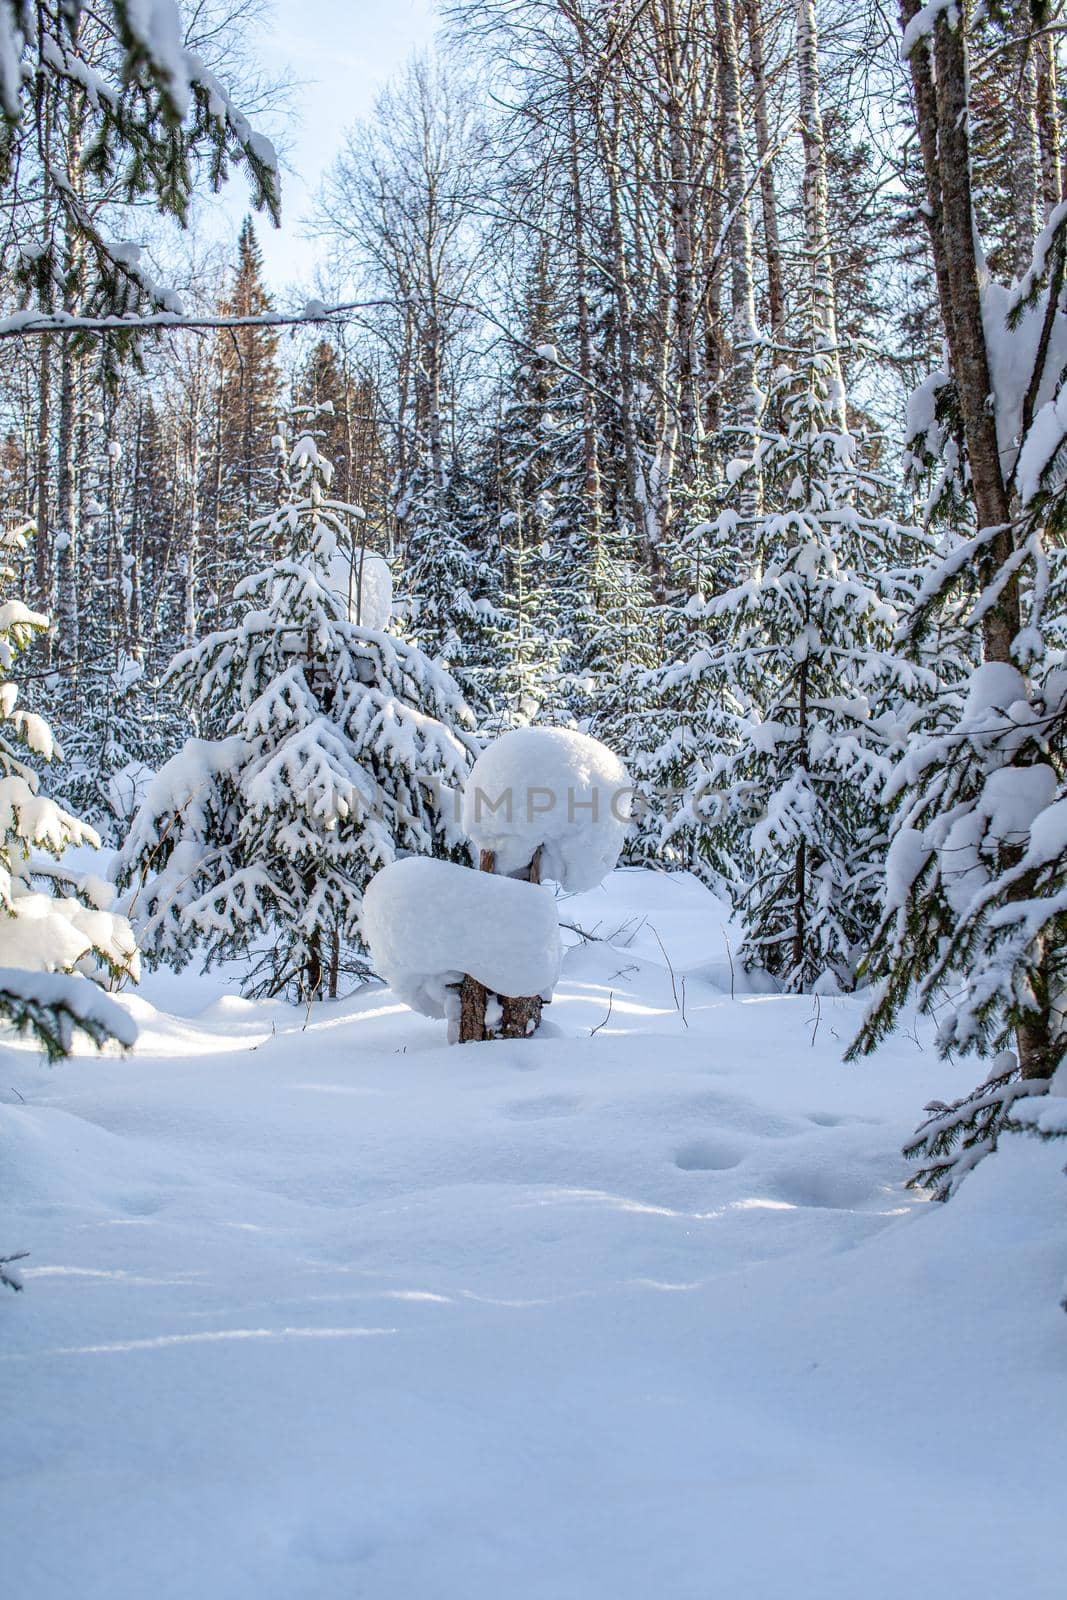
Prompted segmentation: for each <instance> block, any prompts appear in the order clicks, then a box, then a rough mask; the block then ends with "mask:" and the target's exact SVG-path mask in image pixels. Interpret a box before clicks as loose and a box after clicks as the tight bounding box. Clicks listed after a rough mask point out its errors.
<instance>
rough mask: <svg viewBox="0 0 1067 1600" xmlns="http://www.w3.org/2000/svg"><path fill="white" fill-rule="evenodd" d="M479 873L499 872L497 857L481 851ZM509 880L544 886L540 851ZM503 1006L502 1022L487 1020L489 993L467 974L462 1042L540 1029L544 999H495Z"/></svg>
mask: <svg viewBox="0 0 1067 1600" xmlns="http://www.w3.org/2000/svg"><path fill="white" fill-rule="evenodd" d="M478 870H479V872H493V873H495V872H496V854H495V852H494V851H492V850H482V851H480V852H479V857H478ZM508 876H509V877H510V878H513V879H515V880H516V881H518V882H523V883H540V882H541V847H540V846H538V848H537V849H536V850H535V851H534V854H533V859H532V860H531V861H530V862H529V863H528V864H527V865H526V866H525V867H521V868H520V869H519V870H518V871H517V872H511V873H509V874H508ZM493 998H494V999H496V1000H498V1001H499V1002H500V1017H499V1021H498V1022H497V1021H494V1022H493V1023H492V1024H489V1023H488V1022H487V1020H486V1018H487V1009H488V1005H489V991H488V989H486V987H485V985H484V984H481V983H479V982H478V980H477V978H472V977H471V976H470V974H469V973H468V974H467V976H466V977H465V978H464V979H463V982H462V983H461V984H460V987H459V1000H460V1012H459V1042H460V1044H470V1043H472V1042H474V1041H475V1040H482V1039H494V1038H500V1039H525V1038H528V1037H529V1035H530V1034H531V1033H536V1032H537V1030H538V1028H539V1027H540V1026H541V1014H542V1012H543V1010H544V1005H545V1002H544V1000H543V998H542V996H541V995H539V994H530V995H494V997H493Z"/></svg>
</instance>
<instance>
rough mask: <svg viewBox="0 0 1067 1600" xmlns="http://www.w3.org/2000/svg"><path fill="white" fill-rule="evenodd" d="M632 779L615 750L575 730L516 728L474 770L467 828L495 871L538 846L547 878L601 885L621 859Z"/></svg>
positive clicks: (576, 885)
mask: <svg viewBox="0 0 1067 1600" xmlns="http://www.w3.org/2000/svg"><path fill="white" fill-rule="evenodd" d="M631 795H632V784H631V782H630V775H629V773H628V772H627V770H626V768H625V767H624V766H623V764H622V762H621V761H620V760H619V758H618V756H617V755H614V754H613V753H612V751H610V750H609V749H608V748H607V746H606V745H603V744H600V743H599V741H598V740H596V739H591V738H590V737H589V735H588V734H585V733H575V732H574V731H573V730H571V729H569V728H513V729H512V730H511V731H510V732H509V733H505V734H502V735H501V737H500V738H499V739H497V740H495V741H494V742H493V743H492V744H491V745H490V746H489V747H488V749H486V750H483V751H482V753H481V755H480V756H479V757H478V759H477V761H476V762H475V763H474V766H473V767H472V769H471V772H470V775H469V777H468V778H467V783H466V787H465V789H464V792H463V826H464V828H465V829H466V832H467V837H468V838H469V839H470V841H471V843H472V844H473V845H474V846H475V847H476V849H478V850H491V851H492V852H493V854H494V856H495V857H496V861H495V864H494V870H495V871H496V872H498V873H503V874H505V875H506V874H508V873H510V872H518V871H520V870H521V869H522V868H523V867H525V866H526V865H527V864H528V863H529V862H530V861H531V859H532V858H533V855H534V852H535V851H536V850H537V849H538V848H539V847H540V848H541V851H542V854H541V876H542V877H543V878H551V879H552V880H553V882H555V883H558V884H559V885H560V887H561V888H563V889H568V890H571V891H580V890H583V889H595V888H596V886H597V884H598V883H600V882H601V880H602V879H604V878H606V877H607V875H608V873H609V872H610V871H611V870H612V868H613V867H614V866H615V863H616V862H617V861H618V859H619V852H620V851H621V850H622V847H623V843H624V841H625V839H626V831H627V828H628V827H629V818H630V801H631Z"/></svg>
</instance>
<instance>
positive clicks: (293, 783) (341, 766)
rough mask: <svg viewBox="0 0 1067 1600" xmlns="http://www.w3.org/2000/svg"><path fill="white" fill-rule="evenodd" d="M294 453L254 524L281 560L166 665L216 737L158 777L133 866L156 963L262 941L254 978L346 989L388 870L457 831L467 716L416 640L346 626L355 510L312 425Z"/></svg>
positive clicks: (245, 586)
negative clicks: (363, 921) (366, 900)
mask: <svg viewBox="0 0 1067 1600" xmlns="http://www.w3.org/2000/svg"><path fill="white" fill-rule="evenodd" d="M289 462H290V472H291V484H290V487H289V489H288V491H287V495H286V498H285V499H284V501H283V503H282V504H281V505H279V506H278V508H277V509H276V510H275V511H273V512H272V513H271V514H270V515H269V516H268V517H265V518H263V519H262V523H261V525H260V526H259V527H257V529H256V530H255V536H256V537H257V538H258V539H266V540H267V542H268V543H270V544H273V545H274V547H275V548H276V550H277V552H278V553H277V558H276V559H275V561H274V563H273V564H272V565H271V566H270V567H268V568H266V569H265V570H264V571H262V572H260V573H257V574H255V575H254V576H252V577H250V578H247V579H245V580H244V581H243V582H242V583H241V584H240V585H239V586H238V589H237V591H236V593H235V596H234V609H235V612H236V615H235V620H234V622H233V624H232V625H231V626H230V627H228V628H225V629H223V630H221V631H219V632H217V633H214V634H211V635H210V636H209V637H208V638H206V639H204V640H203V641H202V642H201V643H200V644H198V645H196V646H194V647H193V648H191V649H189V650H186V651H183V652H182V653H181V654H179V655H178V656H177V657H176V658H175V660H174V661H173V663H172V664H171V668H170V672H169V675H168V681H169V682H170V683H171V684H172V685H173V687H174V688H175V689H176V690H177V692H178V693H179V694H180V695H181V696H182V697H183V698H184V700H185V701H186V703H187V704H188V705H189V706H190V707H191V708H193V709H194V711H195V713H196V714H197V715H198V717H199V719H200V725H201V730H202V732H203V733H204V734H206V735H207V737H206V738H197V739H192V740H190V741H189V742H188V743H187V744H186V746H185V748H184V750H182V751H181V753H180V754H179V755H178V756H176V757H175V758H174V759H173V760H172V761H170V762H168V763H167V764H166V766H164V767H163V769H162V770H161V772H160V773H159V775H158V776H157V778H156V780H155V782H154V783H153V784H152V786H151V788H150V790H149V793H148V795H147V797H146V799H145V802H144V804H143V806H142V807H141V810H140V812H139V813H138V815H137V817H136V818H135V820H134V823H133V826H132V828H131V831H130V837H129V839H128V841H127V843H126V845H125V847H124V848H123V851H122V853H121V856H120V861H119V874H120V882H121V883H123V884H124V885H125V886H127V887H128V888H129V890H130V891H131V895H130V901H131V908H132V915H133V916H134V918H135V921H136V924H137V926H138V928H139V929H140V932H141V937H142V941H143V946H144V949H145V951H146V953H147V954H148V955H149V957H150V959H153V960H156V961H159V960H164V959H165V960H167V961H169V962H171V963H173V964H174V965H177V966H181V965H182V964H183V963H185V962H186V961H188V960H189V958H190V957H191V955H192V954H193V952H194V950H195V949H196V948H197V946H198V945H199V946H202V948H203V952H204V955H205V958H206V960H207V962H208V963H212V962H215V961H218V960H220V959H222V958H224V957H231V956H241V955H253V956H254V954H255V951H256V948H257V945H262V944H264V943H265V944H269V946H270V949H269V953H268V954H266V955H260V956H259V958H258V961H257V964H256V965H254V966H253V969H252V976H251V986H252V990H253V992H260V993H261V992H268V993H272V994H273V993H281V992H283V991H287V992H289V993H291V994H293V993H295V994H299V995H302V996H304V997H305V998H315V997H318V996H321V994H322V993H323V992H324V990H325V989H326V987H327V986H328V987H329V989H330V992H331V993H333V992H335V991H336V971H335V970H334V969H335V968H336V963H337V959H338V952H339V947H340V945H341V943H342V942H343V941H344V942H353V943H354V942H356V941H357V940H358V936H359V909H360V902H361V899H362V894H363V889H364V886H365V885H366V883H367V882H368V880H369V879H370V877H371V876H372V875H373V873H374V872H375V871H376V870H377V869H378V867H380V866H381V865H383V864H384V863H385V862H388V861H391V860H393V859H394V857H395V856H397V855H399V854H403V853H405V852H413V853H417V854H421V855H427V854H431V853H438V854H440V853H444V852H447V851H448V850H449V849H450V848H452V847H453V846H454V845H456V844H458V838H457V837H455V836H454V828H455V826H456V825H455V824H454V822H453V818H452V810H451V807H450V806H449V804H448V803H447V792H448V790H449V788H450V787H451V786H453V785H458V784H459V783H460V782H461V781H462V778H463V776H464V774H465V772H466V770H467V767H468V766H469V764H470V760H471V750H472V743H471V738H470V732H469V730H470V728H471V725H472V721H473V719H472V717H471V714H470V712H469V710H468V709H467V707H466V706H465V704H464V702H463V700H462V697H461V695H460V692H459V689H458V688H457V686H456V683H455V682H454V680H453V679H452V678H450V677H449V676H448V675H447V673H445V672H443V671H442V670H441V669H440V668H438V667H436V666H434V665H433V663H431V662H430V661H429V660H428V659H427V657H426V656H425V655H424V654H422V652H421V651H419V650H418V649H416V648H415V647H414V646H412V645H410V644H405V643H403V642H402V641H400V640H399V639H396V638H393V637H392V636H391V635H389V634H387V633H381V632H376V631H374V630H372V629H370V628H364V627H360V626H357V625H356V624H355V623H353V622H351V621H350V620H349V615H348V599H347V596H346V595H341V594H338V593H337V592H335V590H334V589H333V587H332V586H331V579H330V563H331V561H332V560H333V558H334V556H335V554H336V551H337V547H338V544H339V543H340V544H342V545H343V544H345V543H346V542H347V541H348V539H349V533H348V527H347V523H348V521H349V520H350V519H351V517H352V515H353V514H354V510H355V508H353V507H350V506H347V505H344V504H341V503H339V502H334V501H332V500H331V499H330V498H329V495H328V489H329V479H330V468H329V463H328V462H326V461H324V460H323V459H322V457H321V456H320V455H319V452H318V449H317V446H316V444H315V441H314V439H313V438H311V436H310V435H308V434H305V435H303V436H302V437H301V438H299V439H298V440H297V442H296V445H295V446H294V448H293V450H292V452H291V456H290V457H289ZM360 961H361V958H359V957H358V956H357V964H358V963H359V962H360ZM362 970H364V971H365V970H366V967H365V963H363V964H362Z"/></svg>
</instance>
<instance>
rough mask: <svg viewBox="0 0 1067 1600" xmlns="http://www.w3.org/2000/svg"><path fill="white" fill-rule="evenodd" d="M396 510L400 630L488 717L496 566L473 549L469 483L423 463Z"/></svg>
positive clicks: (501, 625) (494, 666) (496, 629)
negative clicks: (400, 546)
mask: <svg viewBox="0 0 1067 1600" xmlns="http://www.w3.org/2000/svg"><path fill="white" fill-rule="evenodd" d="M397 517H398V520H399V522H400V525H401V529H402V533H403V538H404V561H403V565H402V570H401V575H400V584H401V589H402V593H403V600H402V608H403V611H404V613H405V631H406V633H407V634H408V635H409V637H410V638H411V639H412V641H413V642H414V644H415V645H416V646H417V647H418V648H419V649H420V650H422V651H423V652H424V653H425V654H426V655H427V656H429V657H430V659H431V660H432V661H433V662H434V663H435V664H436V665H437V666H439V667H440V668H441V670H442V671H444V672H447V673H449V674H450V675H451V676H452V677H453V678H455V680H456V682H457V683H458V684H459V687H460V689H461V691H462V693H463V697H464V699H465V700H466V702H467V704H468V705H470V706H471V708H472V710H473V711H474V713H475V715H476V717H477V719H478V722H479V723H480V724H481V723H484V722H486V721H488V720H489V719H490V718H491V716H492V714H493V710H494V708H495V704H496V700H497V678H498V674H499V671H500V669H501V668H502V666H503V664H504V660H505V657H504V654H503V652H502V650H501V648H500V643H499V641H500V638H501V634H502V632H503V631H504V630H506V627H507V622H506V619H505V618H504V616H503V615H502V613H501V611H500V608H499V601H500V572H499V566H498V563H497V562H496V561H495V560H494V559H493V554H492V551H491V549H486V548H485V546H484V544H483V546H482V548H480V549H479V548H478V546H477V543H476V535H477V532H478V522H479V520H480V519H479V514H478V505H477V493H476V485H475V484H473V483H471V482H470V481H468V480H467V479H466V478H464V477H462V476H460V475H459V474H458V473H454V474H453V475H452V476H451V477H450V479H449V481H448V482H447V484H443V485H442V484H438V483H437V482H436V480H435V478H434V474H433V472H432V471H431V470H430V467H429V466H428V465H427V466H426V467H425V469H417V470H416V471H415V472H414V473H413V474H412V479H411V482H410V483H409V485H408V489H407V497H406V499H405V500H404V501H403V503H402V504H401V505H400V506H399V507H398V510H397Z"/></svg>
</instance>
